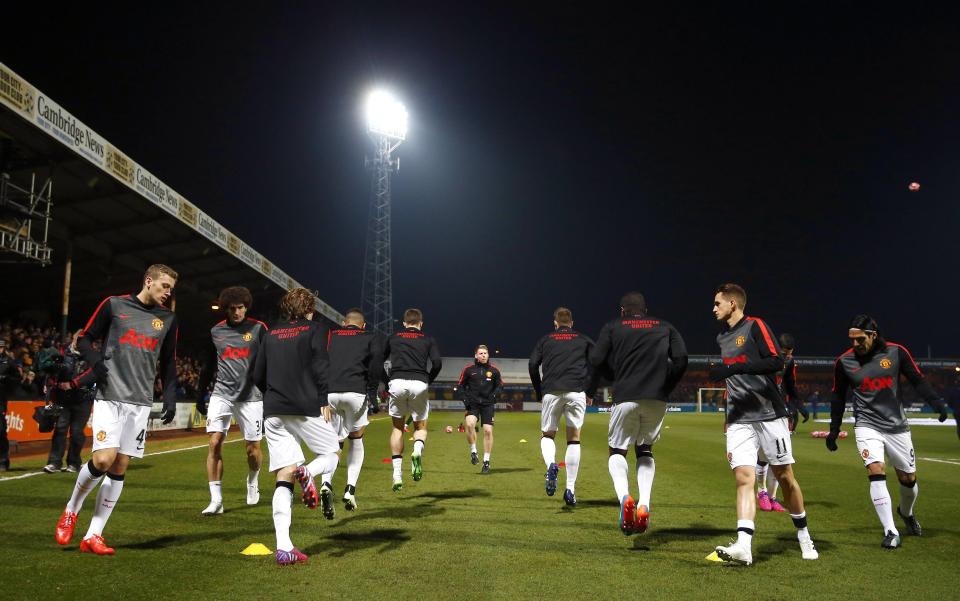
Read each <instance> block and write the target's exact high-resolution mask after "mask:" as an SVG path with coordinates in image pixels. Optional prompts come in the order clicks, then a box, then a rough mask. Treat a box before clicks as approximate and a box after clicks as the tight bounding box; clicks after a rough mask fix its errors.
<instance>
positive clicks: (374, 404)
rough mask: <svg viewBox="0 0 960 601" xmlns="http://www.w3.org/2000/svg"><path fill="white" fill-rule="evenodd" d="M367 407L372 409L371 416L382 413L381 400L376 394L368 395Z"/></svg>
mask: <svg viewBox="0 0 960 601" xmlns="http://www.w3.org/2000/svg"><path fill="white" fill-rule="evenodd" d="M367 405H368V406H369V407H370V413H371V414H377V413H380V400H379V399H378V398H377V394H376V393H373V394H368V395H367Z"/></svg>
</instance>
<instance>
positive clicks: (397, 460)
mask: <svg viewBox="0 0 960 601" xmlns="http://www.w3.org/2000/svg"><path fill="white" fill-rule="evenodd" d="M402 479H403V457H401V456H400V455H394V456H393V480H394V482H396V481H398V480H402Z"/></svg>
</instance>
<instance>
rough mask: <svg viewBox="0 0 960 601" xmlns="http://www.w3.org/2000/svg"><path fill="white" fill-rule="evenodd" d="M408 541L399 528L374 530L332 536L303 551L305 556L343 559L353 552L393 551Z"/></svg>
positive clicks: (404, 532)
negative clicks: (318, 554)
mask: <svg viewBox="0 0 960 601" xmlns="http://www.w3.org/2000/svg"><path fill="white" fill-rule="evenodd" d="M409 541H410V535H409V534H407V531H406V530H402V529H400V528H376V529H373V530H368V531H366V532H340V533H337V534H332V535H330V536H328V537H326V539H325V540H324V541H323V542H320V543H317V544H316V545H313V546H311V547H308V548H307V549H305V550H304V552H305V553H306V554H307V555H313V554H314V553H326V554H329V555H330V556H331V557H344V556H346V555H347V554H349V553H353V552H355V551H363V550H366V549H377V552H378V553H386V552H388V551H395V550H396V549H398V548H400V547H401V546H402V545H403V544H405V543H407V542H409Z"/></svg>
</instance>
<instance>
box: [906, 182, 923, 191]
mask: <svg viewBox="0 0 960 601" xmlns="http://www.w3.org/2000/svg"><path fill="white" fill-rule="evenodd" d="M907 188H908V189H909V190H910V191H911V192H918V191H919V190H920V184H919V183H917V182H910V185H909V186H907Z"/></svg>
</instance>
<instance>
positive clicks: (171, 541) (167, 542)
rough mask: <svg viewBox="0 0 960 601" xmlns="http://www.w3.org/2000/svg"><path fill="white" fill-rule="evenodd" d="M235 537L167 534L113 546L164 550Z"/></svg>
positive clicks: (224, 533)
mask: <svg viewBox="0 0 960 601" xmlns="http://www.w3.org/2000/svg"><path fill="white" fill-rule="evenodd" d="M235 536H236V534H235V533H233V532H226V531H224V532H192V533H190V534H178V535H176V536H174V535H172V534H168V535H166V536H159V537H157V538H152V539H149V540H145V541H140V542H139V543H130V544H126V545H114V547H115V548H117V549H165V548H167V547H180V546H183V545H187V544H190V543H195V542H201V541H207V540H221V541H227V540H230V539H231V538H234V537H235Z"/></svg>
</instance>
